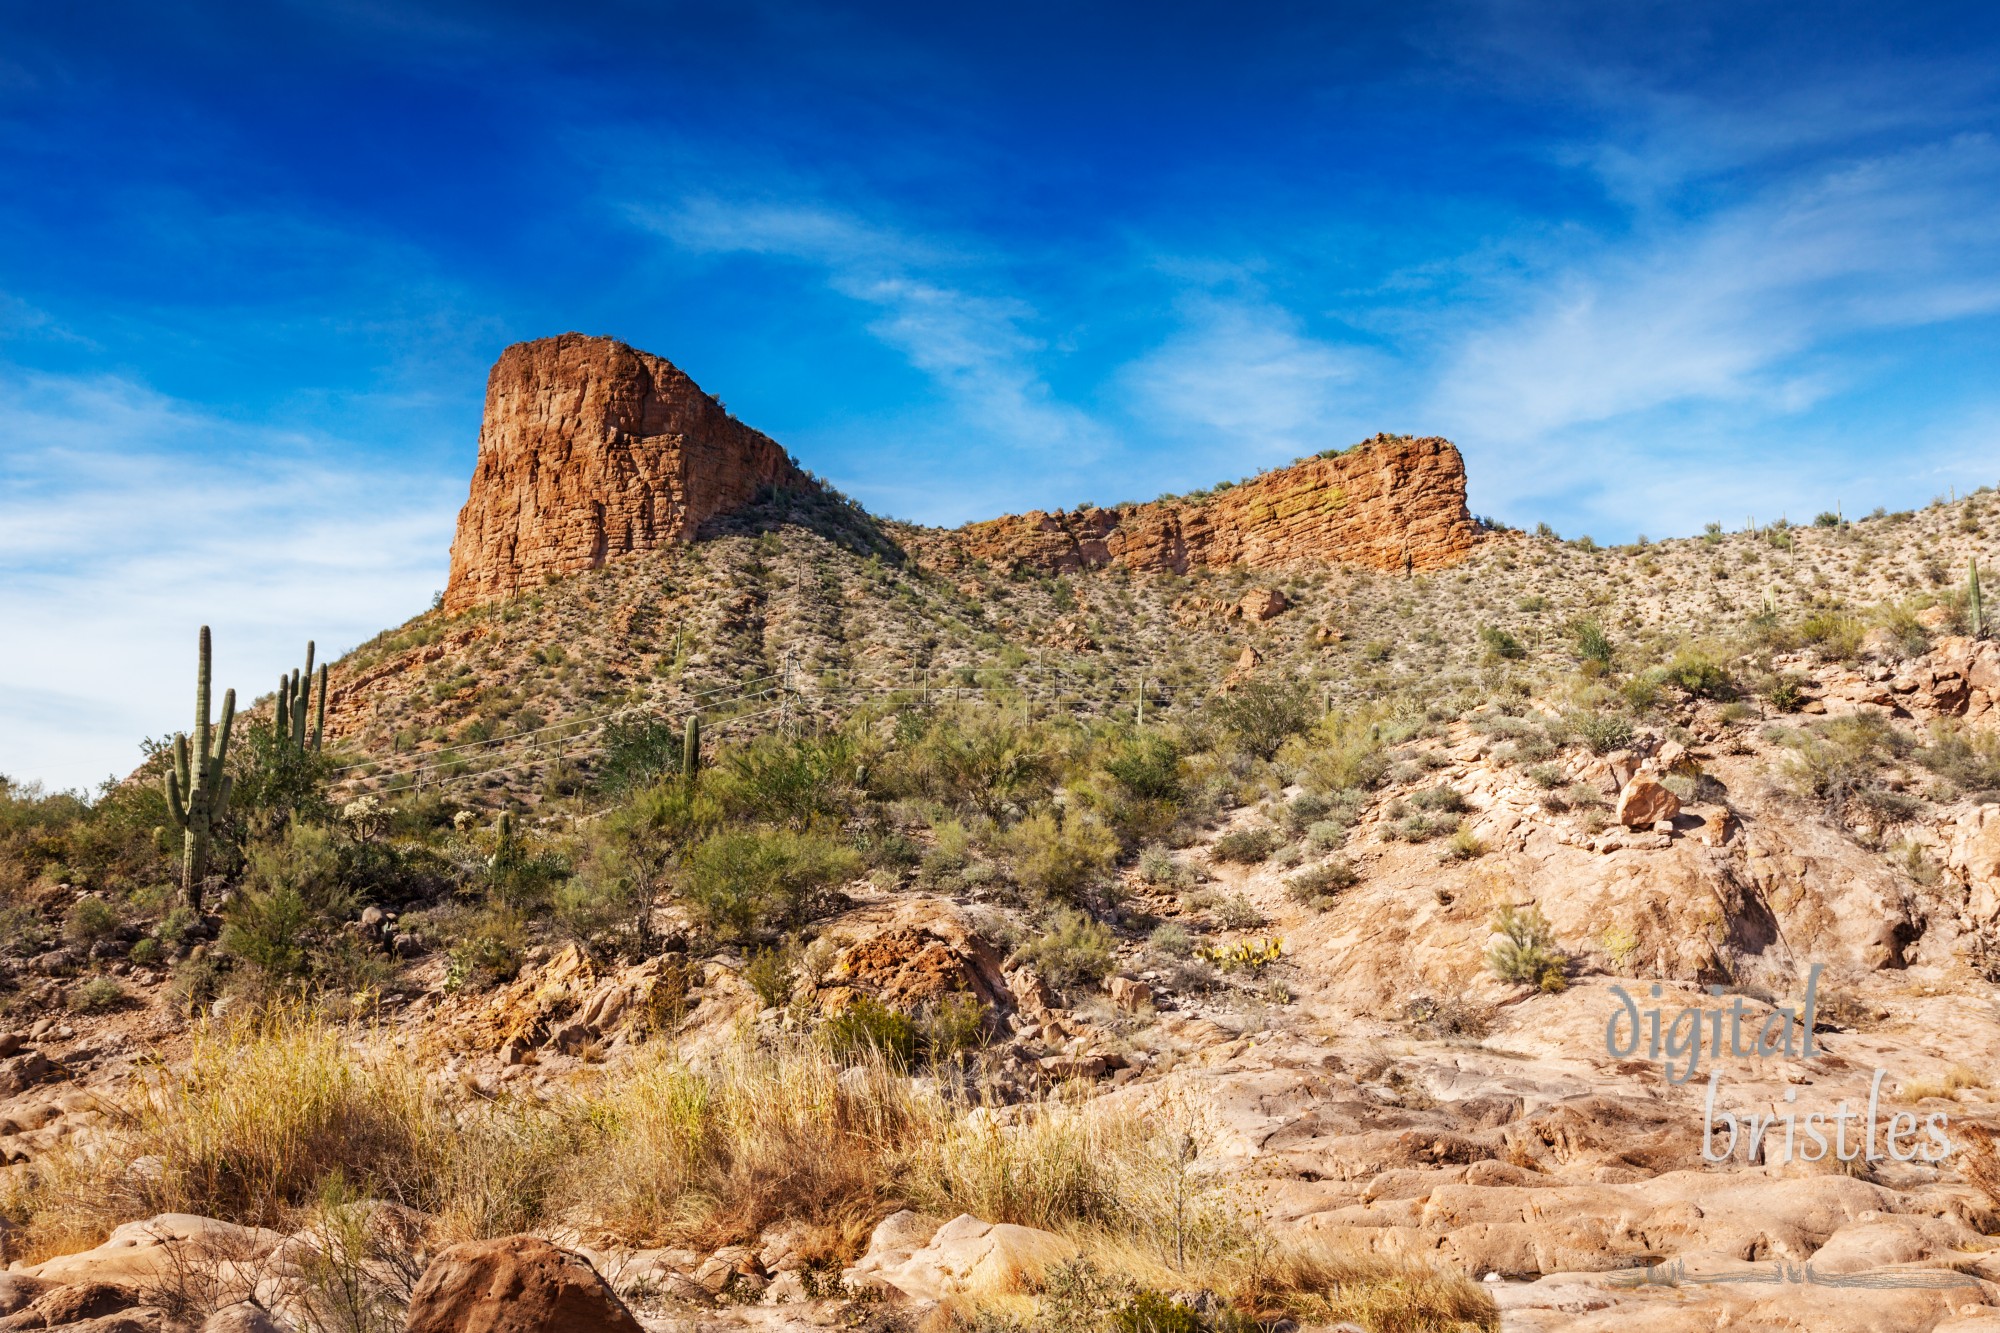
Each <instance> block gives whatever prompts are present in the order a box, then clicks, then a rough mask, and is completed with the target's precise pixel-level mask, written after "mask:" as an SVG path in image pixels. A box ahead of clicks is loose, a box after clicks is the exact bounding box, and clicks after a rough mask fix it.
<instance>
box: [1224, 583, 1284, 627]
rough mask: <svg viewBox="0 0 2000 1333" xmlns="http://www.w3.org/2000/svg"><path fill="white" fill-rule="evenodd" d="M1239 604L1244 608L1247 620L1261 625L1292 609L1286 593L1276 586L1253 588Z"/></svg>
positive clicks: (1244, 616)
mask: <svg viewBox="0 0 2000 1333" xmlns="http://www.w3.org/2000/svg"><path fill="white" fill-rule="evenodd" d="M1237 605H1238V606H1239V607H1241V608H1242V611H1243V618H1244V619H1245V620H1248V621H1252V622H1254V623H1256V624H1260V625H1261V624H1263V623H1264V622H1265V621H1267V620H1271V619H1273V618H1275V617H1277V616H1281V615H1283V614H1285V612H1287V611H1289V610H1291V609H1292V604H1291V603H1290V602H1289V601H1287V600H1286V598H1285V594H1283V593H1281V592H1279V591H1278V590H1277V589H1276V588H1252V589H1251V590H1250V591H1249V592H1246V593H1244V594H1243V600H1242V601H1240V602H1238V603H1237Z"/></svg>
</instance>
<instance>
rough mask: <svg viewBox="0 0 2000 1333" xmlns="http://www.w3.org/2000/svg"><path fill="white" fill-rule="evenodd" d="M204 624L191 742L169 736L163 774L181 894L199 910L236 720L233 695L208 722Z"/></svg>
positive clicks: (224, 809) (224, 797)
mask: <svg viewBox="0 0 2000 1333" xmlns="http://www.w3.org/2000/svg"><path fill="white" fill-rule="evenodd" d="M208 680H209V642H208V626H206V625H203V626H202V627H201V665H200V668H199V671H198V674H197V675H196V676H195V689H194V744H193V746H192V747H190V746H189V744H188V734H187V733H186V732H182V733H180V734H179V735H178V736H176V737H174V764H173V767H172V768H171V769H169V770H167V809H168V811H169V812H170V813H171V814H172V815H173V820H174V824H175V826H176V827H178V828H179V829H180V830H181V896H182V897H183V898H184V899H185V900H186V901H187V905H188V906H189V907H192V908H194V909H196V910H197V911H198V910H200V908H201V882H202V880H203V879H204V878H206V877H207V875H208V849H209V842H210V839H211V838H212V837H213V836H214V832H215V826H216V825H217V824H219V823H221V822H222V819H223V817H224V816H225V815H226V814H228V813H229V774H227V773H225V772H223V770H222V761H223V758H224V757H225V756H226V755H227V754H228V753H229V728H230V726H231V725H232V724H233V723H234V722H235V721H236V691H235V690H226V691H224V692H223V695H222V724H221V725H220V726H219V727H216V728H214V729H213V730H211V729H210V726H209V721H208Z"/></svg>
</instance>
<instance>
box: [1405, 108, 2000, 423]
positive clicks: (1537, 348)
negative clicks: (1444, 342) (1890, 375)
mask: <svg viewBox="0 0 2000 1333" xmlns="http://www.w3.org/2000/svg"><path fill="white" fill-rule="evenodd" d="M1996 185H2000V153H1996V151H1995V145H1994V144H1993V142H1992V141H1991V140H1990V139H1986V138H1983V137H1979V138H1971V137H1968V138H1963V139H1959V140H1956V141H1954V142H1952V143H1949V144H1944V145H1939V146H1935V147H1929V148H1924V149H1919V150H1913V151H1910V152H1906V153H1902V154H1898V155H1894V156H1890V157H1882V158H1876V159H1872V160H1867V161H1862V162H1858V163H1853V164H1847V165H1843V166H1841V167H1839V168H1837V169H1834V170H1829V171H1826V172H1824V173H1822V174H1819V175H1817V176H1814V177H1811V178H1808V179H1806V180H1803V181H1797V182H1788V183H1786V184H1784V185H1781V186H1778V187H1775V188H1773V189H1771V190H1770V191H1768V192H1767V193H1765V194H1763V195H1761V196H1759V197H1757V198H1755V199H1753V200H1750V201H1748V202H1746V203H1744V204H1741V205H1739V206H1737V207H1733V208H1727V209H1724V210H1721V211H1720V212H1717V213H1715V214H1713V215H1710V216H1707V217H1704V218H1702V219H1700V220H1697V221H1691V222H1688V223H1686V224H1684V225H1681V226H1677V227H1671V228H1663V229H1659V230H1657V231H1655V232H1654V233H1653V234H1651V235H1648V236H1645V237H1641V238H1639V239H1638V240H1637V241H1636V242H1634V243H1630V244H1627V245H1620V246H1613V247H1606V248H1604V249H1602V250H1601V251H1600V252H1599V253H1597V254H1596V255H1593V256H1592V257H1591V258H1589V259H1588V260H1586V261H1584V262H1582V263H1579V264H1577V265H1575V266H1574V267H1570V268H1567V269H1563V270H1559V271H1557V272H1554V273H1551V274H1547V275H1542V276H1541V277H1540V278H1539V279H1538V280H1537V281H1535V282H1534V283H1533V284H1532V286H1530V287H1528V288H1526V289H1525V290H1523V291H1522V292H1521V293H1520V294H1519V298H1520V299H1519V303H1518V308H1517V310H1516V312H1515V313H1513V314H1511V315H1510V316H1508V317H1505V318H1502V319H1499V320H1497V321H1494V322H1492V323H1491V324H1489V325H1487V326H1486V327H1484V328H1479V329H1476V330H1475V331H1473V332H1472V333H1470V334H1469V335H1468V336H1467V337H1466V338H1465V339H1464V341H1463V343H1462V344H1461V345H1460V347H1459V349H1458V351H1457V353H1456V355H1455V356H1453V357H1452V358H1451V359H1450V360H1449V361H1448V362H1447V363H1446V364H1445V365H1444V367H1443V368H1442V371H1441V373H1440V375H1439V382H1438V391H1437V396H1436V399H1435V406H1436V410H1437V411H1438V412H1439V414H1440V415H1441V416H1443V417H1444V418H1445V419H1446V420H1447V421H1449V422H1451V423H1453V424H1456V425H1459V426H1461V427H1473V428H1476V429H1478V430H1479V431H1480V432H1481V433H1482V434H1483V435H1485V436H1486V437H1487V438H1491V439H1496V440H1502V441H1512V440H1520V439H1531V438H1537V437H1541V436H1544V435H1546V434H1548V433H1549V432H1551V431H1557V430H1560V429H1562V428H1564V427H1567V426H1571V425H1575V424H1578V423H1583V422H1592V421H1604V420H1607V419H1610V418H1613V417H1617V416H1621V415H1625V414H1629V413H1635V412H1644V411H1647V410H1649V409H1654V408H1659V407H1662V406H1666V405H1670V404H1673V403H1677V402H1684V401H1691V400H1707V401H1715V402H1731V403H1742V404H1752V405H1755V406H1756V407H1758V408H1759V410H1765V409H1775V410H1778V411H1797V410H1801V409H1803V408H1805V407H1808V406H1810V405H1811V404H1812V403H1814V402H1815V401H1817V400H1818V399H1819V398H1820V397H1821V396H1823V395H1824V394H1826V393H1827V392H1830V391H1831V390H1832V389H1833V388H1835V387H1837V384H1838V381H1837V380H1835V379H1832V378H1830V377H1829V375H1828V373H1827V368H1825V367H1814V366H1812V365H1802V364H1799V362H1798V358H1799V357H1800V356H1801V354H1803V353H1807V352H1810V351H1812V350H1813V349H1814V348H1817V347H1822V346H1824V345H1826V344H1830V343H1833V342H1835V341H1836V340H1838V339H1841V338H1843V337H1847V336H1849V335H1852V334H1855V333H1858V332H1867V331H1872V330H1878V329H1883V328H1890V327H1899V326H1909V325H1918V324H1926V323H1934V322H1937V321H1941V320H1948V319H1955V318H1959V317H1963V316H1966V315H1976V314H1983V313H1988V312H1991V311H1994V310H1996V309H2000V219H1995V218H1993V217H1992V216H1991V215H1990V214H1988V213H1987V212H1986V211H1985V210H1984V209H1983V208H1982V207H1981V206H1980V201H1981V200H1982V199H1986V198H1990V197H1991V195H1992V191H1993V189H1994V188H1995V186H1996Z"/></svg>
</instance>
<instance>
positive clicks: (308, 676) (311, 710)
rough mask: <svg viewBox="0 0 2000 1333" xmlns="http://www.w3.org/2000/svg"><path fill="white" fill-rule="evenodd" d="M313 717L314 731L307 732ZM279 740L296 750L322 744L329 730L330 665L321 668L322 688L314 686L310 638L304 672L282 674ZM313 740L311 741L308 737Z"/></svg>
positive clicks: (320, 682) (278, 726)
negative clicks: (327, 714)
mask: <svg viewBox="0 0 2000 1333" xmlns="http://www.w3.org/2000/svg"><path fill="white" fill-rule="evenodd" d="M309 715H310V717H311V718H312V734H311V736H310V737H308V736H307V734H306V718H307V717H308V716H309ZM277 732H278V744H280V745H289V746H291V747H292V748H293V749H295V750H305V749H314V750H317V749H319V747H320V739H321V737H322V736H324V735H325V734H326V667H325V665H324V664H322V665H321V666H320V669H319V689H318V691H317V692H315V691H314V689H313V641H312V640H311V639H307V640H306V669H305V674H304V675H300V674H299V673H298V672H297V671H293V672H292V674H291V675H289V676H280V677H278V717H277ZM309 740H310V745H308V741H309Z"/></svg>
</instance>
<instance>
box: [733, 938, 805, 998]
mask: <svg viewBox="0 0 2000 1333" xmlns="http://www.w3.org/2000/svg"><path fill="white" fill-rule="evenodd" d="M797 979H798V971H797V969H796V968H794V967H793V966H792V958H791V951H790V950H787V949H759V950H757V951H756V952H754V953H752V954H751V955H750V961H749V962H748V963H746V964H745V965H744V967H743V980H744V981H745V982H747V983H749V986H750V989H751V990H752V991H755V992H756V994H757V1000H758V1002H759V1003H760V1004H762V1005H763V1006H764V1007H765V1008H766V1009H777V1008H782V1007H783V1006H784V1005H785V1004H786V1003H787V1002H788V1001H789V1000H790V999H791V998H792V985H793V983H794V982H795V981H797Z"/></svg>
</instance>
